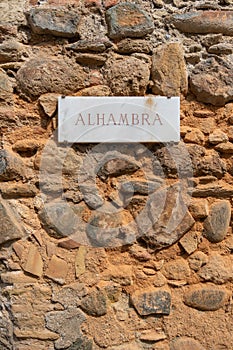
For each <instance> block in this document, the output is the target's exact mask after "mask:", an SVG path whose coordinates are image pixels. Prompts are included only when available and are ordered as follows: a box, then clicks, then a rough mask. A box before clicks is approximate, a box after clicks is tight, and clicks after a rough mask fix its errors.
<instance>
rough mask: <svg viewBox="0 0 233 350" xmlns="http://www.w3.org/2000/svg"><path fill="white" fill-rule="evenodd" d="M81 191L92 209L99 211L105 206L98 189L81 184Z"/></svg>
mask: <svg viewBox="0 0 233 350" xmlns="http://www.w3.org/2000/svg"><path fill="white" fill-rule="evenodd" d="M79 189H80V191H81V192H82V194H83V198H84V201H85V203H86V204H87V205H88V206H89V207H90V208H92V209H97V208H99V207H101V206H102V205H103V204H104V200H103V198H102V197H101V195H100V194H99V192H98V190H97V188H95V187H93V186H90V185H85V184H82V185H81V184H80V186H79Z"/></svg>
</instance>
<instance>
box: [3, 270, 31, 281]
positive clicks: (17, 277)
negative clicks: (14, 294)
mask: <svg viewBox="0 0 233 350" xmlns="http://www.w3.org/2000/svg"><path fill="white" fill-rule="evenodd" d="M1 281H2V282H3V283H8V284H14V283H36V282H37V279H36V278H35V277H32V276H28V275H26V274H25V273H24V272H23V271H11V272H5V273H1Z"/></svg>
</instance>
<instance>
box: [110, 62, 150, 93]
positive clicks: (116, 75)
mask: <svg viewBox="0 0 233 350" xmlns="http://www.w3.org/2000/svg"><path fill="white" fill-rule="evenodd" d="M104 75H105V78H106V80H107V82H108V85H109V87H110V88H111V91H112V93H113V94H114V95H115V96H144V95H145V92H146V89H147V85H148V83H149V77H150V69H149V65H148V64H145V62H143V61H142V60H140V59H138V58H135V57H127V56H126V57H116V59H114V58H113V59H111V58H110V59H109V60H108V61H107V62H106V64H105V66H104Z"/></svg>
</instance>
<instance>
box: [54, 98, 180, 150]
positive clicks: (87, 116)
mask: <svg viewBox="0 0 233 350" xmlns="http://www.w3.org/2000/svg"><path fill="white" fill-rule="evenodd" d="M58 140H59V142H72V143H73V142H77V143H81V142H83V143H96V142H98V143H99V142H116V143H117V142H170V141H175V142H177V141H179V140H180V99H179V97H170V98H167V97H163V96H147V97H89V96H88V97H86V96H85V97H84V96H83V97H60V98H59V101H58Z"/></svg>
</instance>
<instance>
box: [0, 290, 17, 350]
mask: <svg viewBox="0 0 233 350" xmlns="http://www.w3.org/2000/svg"><path fill="white" fill-rule="evenodd" d="M6 306H7V300H5V299H3V298H2V297H1V299H0V309H1V317H0V328H1V335H0V348H1V349H4V350H12V348H13V342H14V340H13V328H14V327H13V323H12V320H11V318H10V314H9V312H8V310H7V307H6Z"/></svg>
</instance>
